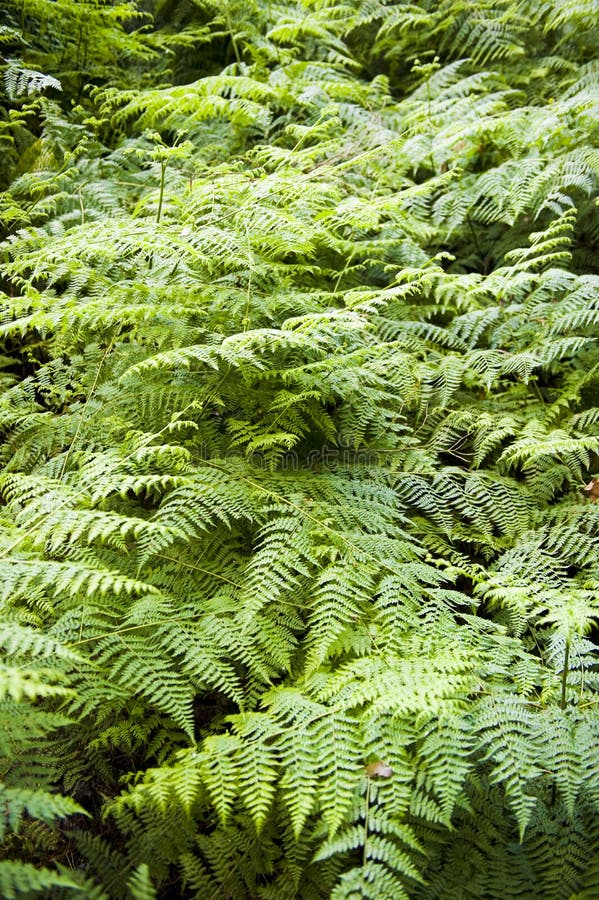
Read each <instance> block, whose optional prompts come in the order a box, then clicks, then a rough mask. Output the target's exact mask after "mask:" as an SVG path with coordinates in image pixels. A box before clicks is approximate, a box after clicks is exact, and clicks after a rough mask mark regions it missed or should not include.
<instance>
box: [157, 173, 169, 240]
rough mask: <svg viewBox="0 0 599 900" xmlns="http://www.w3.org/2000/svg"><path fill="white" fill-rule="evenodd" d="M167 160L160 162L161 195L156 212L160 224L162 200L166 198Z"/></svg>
mask: <svg viewBox="0 0 599 900" xmlns="http://www.w3.org/2000/svg"><path fill="white" fill-rule="evenodd" d="M166 165H167V164H166V161H165V160H163V161H162V162H161V163H160V196H159V197H158V212H157V213H156V224H157V225H159V224H160V217H161V216H162V201H163V200H164V181H165V178H166Z"/></svg>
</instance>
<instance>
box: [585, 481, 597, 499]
mask: <svg viewBox="0 0 599 900" xmlns="http://www.w3.org/2000/svg"><path fill="white" fill-rule="evenodd" d="M584 490H585V491H586V492H587V494H588V495H589V497H590V498H591V500H592V501H593V502H594V503H596V502H597V500H599V478H591V480H590V481H589V483H588V484H585V486H584Z"/></svg>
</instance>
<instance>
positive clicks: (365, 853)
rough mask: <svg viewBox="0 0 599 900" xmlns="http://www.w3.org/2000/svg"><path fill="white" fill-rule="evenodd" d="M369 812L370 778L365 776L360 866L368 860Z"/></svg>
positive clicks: (363, 865) (364, 864)
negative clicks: (362, 842)
mask: <svg viewBox="0 0 599 900" xmlns="http://www.w3.org/2000/svg"><path fill="white" fill-rule="evenodd" d="M369 813H370V778H369V777H368V778H366V806H365V810H364V847H363V848H362V868H364V867H365V866H366V863H367V862H368V815H369Z"/></svg>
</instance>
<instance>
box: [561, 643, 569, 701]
mask: <svg viewBox="0 0 599 900" xmlns="http://www.w3.org/2000/svg"><path fill="white" fill-rule="evenodd" d="M569 663H570V638H566V648H565V650H564V667H563V669H562V693H561V697H560V704H559V705H560V707H561V708H562V709H565V708H566V689H567V686H568V667H569Z"/></svg>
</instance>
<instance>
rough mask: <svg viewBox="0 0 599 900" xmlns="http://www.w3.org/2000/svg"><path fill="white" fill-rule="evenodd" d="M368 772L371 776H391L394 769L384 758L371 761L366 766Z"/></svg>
mask: <svg viewBox="0 0 599 900" xmlns="http://www.w3.org/2000/svg"><path fill="white" fill-rule="evenodd" d="M366 774H367V775H368V777H369V778H391V776H392V775H393V769H392V768H391V766H388V765H387V763H384V762H383V761H382V759H377V761H376V762H371V763H369V764H368V765H367V766H366Z"/></svg>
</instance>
